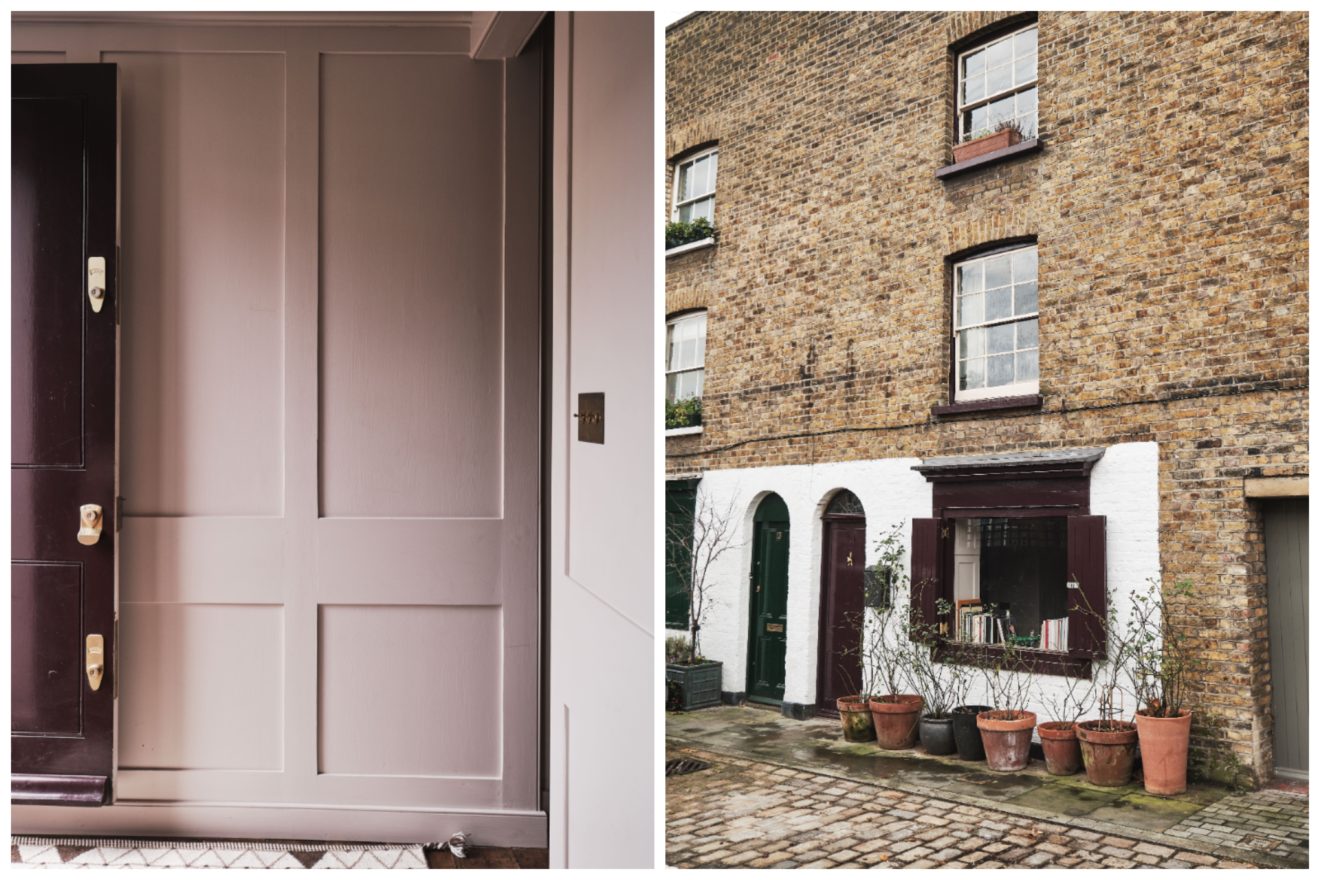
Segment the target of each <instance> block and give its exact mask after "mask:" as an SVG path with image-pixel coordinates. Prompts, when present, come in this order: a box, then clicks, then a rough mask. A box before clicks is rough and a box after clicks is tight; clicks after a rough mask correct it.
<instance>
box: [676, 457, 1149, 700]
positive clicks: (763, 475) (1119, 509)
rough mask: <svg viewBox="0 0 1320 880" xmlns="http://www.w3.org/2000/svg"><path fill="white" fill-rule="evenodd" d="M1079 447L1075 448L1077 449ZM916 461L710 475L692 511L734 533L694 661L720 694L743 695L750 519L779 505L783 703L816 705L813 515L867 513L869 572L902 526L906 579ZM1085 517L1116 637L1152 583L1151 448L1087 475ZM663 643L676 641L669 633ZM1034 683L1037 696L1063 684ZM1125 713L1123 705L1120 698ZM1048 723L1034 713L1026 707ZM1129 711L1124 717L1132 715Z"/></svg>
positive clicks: (922, 496)
mask: <svg viewBox="0 0 1320 880" xmlns="http://www.w3.org/2000/svg"><path fill="white" fill-rule="evenodd" d="M1078 445H1083V444H1078ZM920 463H921V461H920V459H916V458H889V459H873V460H870V461H849V462H831V463H828V464H816V465H792V466H785V467H769V468H740V469H730V470H715V471H708V472H707V473H705V474H704V475H703V476H702V478H701V483H700V484H699V486H698V505H701V504H709V505H713V506H714V508H715V509H716V510H719V511H724V510H727V509H729V507H730V506H732V508H733V510H734V514H735V522H736V524H737V528H736V531H735V534H734V537H733V540H734V543H735V549H734V551H733V552H730V553H726V554H725V555H724V556H723V557H722V558H721V559H720V560H718V562H717V563H716V567H715V568H714V570H713V572H712V574H711V579H710V580H711V583H712V584H713V587H712V588H711V589H710V591H709V593H708V596H709V598H708V600H707V602H708V605H709V608H710V610H709V613H708V616H707V617H706V620H705V621H704V622H703V624H702V628H701V652H702V654H703V655H704V656H706V657H708V658H709V659H711V660H719V661H722V662H723V663H724V683H723V686H722V689H723V690H724V691H727V692H731V693H740V692H744V691H746V690H747V648H748V645H747V638H748V633H747V630H748V621H747V614H748V609H749V607H750V602H751V595H750V589H751V584H750V581H749V579H748V572H749V571H750V569H751V564H752V518H753V517H754V516H755V514H756V508H757V505H759V504H760V503H761V501H762V499H764V498H765V497H766V496H767V495H769V494H770V493H772V492H774V493H777V494H778V495H779V496H780V497H781V498H783V500H784V503H785V504H786V505H787V506H788V511H789V551H788V622H787V627H786V629H787V632H786V636H787V639H788V648H787V658H786V671H785V681H784V702H785V703H797V704H802V705H813V704H814V703H815V702H816V665H817V659H818V651H817V643H818V640H819V634H820V598H821V596H820V589H821V543H822V541H821V539H822V525H821V514H822V513H823V512H824V510H825V507H826V505H828V504H829V501H830V499H831V498H832V497H833V496H834V494H835V493H836V492H837V491H838V490H840V489H848V490H850V491H851V492H853V493H854V494H855V495H856V496H857V497H858V498H859V499H860V500H861V502H862V505H863V507H864V508H865V510H866V544H867V548H868V549H867V553H868V559H867V564H868V565H870V564H872V563H873V562H874V552H875V547H876V545H877V544H878V543H879V541H880V539H881V537H882V536H883V535H884V534H886V533H887V532H888V531H889V530H890V529H892V528H893V527H894V526H895V525H897V524H900V523H901V524H902V526H903V532H902V533H903V535H904V541H905V544H906V553H905V556H904V561H903V564H904V566H905V567H906V568H907V570H908V571H909V572H910V571H911V559H910V551H911V536H912V519H913V518H914V517H929V516H930V515H931V501H932V497H931V484H930V483H928V482H927V481H926V478H925V477H923V476H922V475H921V474H919V473H917V472H916V471H914V470H913V469H912V467H913V466H914V465H917V464H920ZM1091 513H1092V514H1093V515H1096V516H1104V517H1106V524H1105V530H1106V534H1105V539H1106V548H1107V552H1106V560H1105V579H1106V583H1107V584H1108V587H1109V591H1110V597H1111V601H1112V602H1113V603H1114V606H1115V611H1116V614H1117V625H1118V626H1119V627H1123V626H1124V625H1125V622H1126V620H1127V616H1128V613H1129V611H1130V609H1131V600H1130V596H1131V594H1132V592H1133V591H1134V590H1137V589H1140V588H1142V587H1144V586H1145V584H1146V582H1147V581H1148V580H1149V579H1151V578H1158V577H1159V576H1160V559H1159V448H1158V445H1157V444H1155V443H1121V444H1117V445H1114V446H1110V447H1107V448H1106V449H1105V454H1104V457H1103V458H1101V459H1100V461H1098V462H1097V463H1096V465H1095V467H1094V469H1093V470H1092V472H1091ZM667 635H671V636H672V635H683V633H680V632H677V631H674V630H670V631H668V632H667ZM1062 681H1063V679H1061V678H1058V677H1056V676H1041V682H1039V689H1045V688H1052V687H1054V686H1057V685H1058V684H1059V683H1062ZM984 696H985V695H984V686H983V682H981V681H980V677H979V676H978V677H976V680H975V682H974V684H973V690H972V693H971V695H970V701H971V702H972V703H977V702H984ZM1127 699H1128V703H1129V704H1130V703H1131V698H1130V697H1129V698H1127ZM1028 708H1029V709H1031V710H1032V711H1035V712H1037V713H1038V714H1041V715H1042V717H1044V715H1046V714H1048V713H1047V712H1046V710H1045V708H1044V706H1042V705H1032V706H1029V707H1028ZM1133 708H1134V707H1133V706H1131V705H1125V706H1124V707H1123V710H1124V712H1125V713H1126V714H1130V713H1131V712H1132V710H1133Z"/></svg>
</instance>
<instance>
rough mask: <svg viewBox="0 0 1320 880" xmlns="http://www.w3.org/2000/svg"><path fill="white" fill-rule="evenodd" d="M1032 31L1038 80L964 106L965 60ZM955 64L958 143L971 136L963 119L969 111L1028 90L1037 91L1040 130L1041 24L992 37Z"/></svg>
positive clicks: (1032, 23) (1037, 115)
mask: <svg viewBox="0 0 1320 880" xmlns="http://www.w3.org/2000/svg"><path fill="white" fill-rule="evenodd" d="M1032 29H1036V78H1035V79H1033V80H1031V81H1030V82H1026V83H1021V84H1019V85H1015V86H1009V87H1008V88H1006V89H1001V90H1000V91H998V92H995V93H994V94H992V95H982V96H981V97H980V98H977V99H976V100H975V101H968V102H967V103H965V104H964V103H963V59H964V58H966V57H967V56H968V55H971V54H973V53H976V52H980V51H981V50H983V49H987V48H989V47H990V46H993V45H994V44H995V43H999V42H1002V41H1004V40H1013V39H1015V38H1016V37H1017V35H1018V34H1021V33H1024V32H1026V31H1029V30H1032ZM1013 57H1014V59H1015V60H1016V58H1017V50H1016V49H1014V54H1013ZM955 63H956V64H957V68H956V69H955V71H954V80H955V82H954V88H955V89H956V91H955V92H954V103H955V104H956V105H957V117H956V119H957V130H958V140H957V143H960V144H962V143H966V142H967V141H968V139H969V136H970V135H971V132H968V131H963V119H964V116H965V114H966V112H967V111H968V110H972V109H975V108H976V107H980V106H981V105H982V104H991V103H993V102H994V101H997V100H998V99H1000V98H1003V97H1006V96H1008V95H1015V94H1017V93H1018V92H1025V91H1026V90H1027V89H1032V88H1034V89H1036V90H1037V91H1036V128H1037V130H1039V128H1040V89H1039V86H1038V83H1039V82H1040V30H1039V22H1035V21H1033V22H1031V23H1029V24H1024V25H1023V26H1022V27H1020V28H1017V29H1016V30H1013V31H1010V32H1008V33H1006V34H999V35H998V36H995V37H991V38H990V39H987V40H982V41H981V42H979V43H977V44H976V45H975V46H969V47H968V48H966V49H964V50H963V51H961V52H959V53H958V58H957V59H956V62H955ZM1010 66H1011V63H1010ZM1032 136H1033V137H1034V136H1035V135H1034V133H1033V135H1032Z"/></svg>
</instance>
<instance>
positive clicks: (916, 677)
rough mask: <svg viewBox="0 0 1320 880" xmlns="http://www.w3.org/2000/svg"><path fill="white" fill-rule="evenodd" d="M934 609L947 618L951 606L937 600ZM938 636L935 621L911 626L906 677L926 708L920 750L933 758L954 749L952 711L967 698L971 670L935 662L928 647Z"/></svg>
mask: <svg viewBox="0 0 1320 880" xmlns="http://www.w3.org/2000/svg"><path fill="white" fill-rule="evenodd" d="M935 607H936V612H937V614H938V615H939V616H940V617H946V616H947V615H948V613H949V611H950V609H951V608H952V604H951V603H950V602H949V600H948V599H944V598H940V599H937V600H936V602H935ZM939 637H940V631H939V624H938V622H934V621H925V622H918V623H914V624H913V638H912V639H911V643H912V650H911V652H910V655H909V668H910V673H909V674H910V676H911V679H912V682H913V684H914V686H915V689H916V691H917V692H918V693H919V694H920V695H921V698H922V700H923V701H924V705H925V712H924V713H923V714H922V716H921V721H920V723H919V724H918V728H919V731H920V737H921V745H922V747H923V748H925V750H926V751H927V752H928V753H929V754H932V755H950V754H953V752H954V750H955V749H956V748H957V743H956V741H955V739H954V734H953V708H954V707H955V706H958V705H961V704H962V703H963V702H964V701H965V700H966V699H967V690H968V687H969V686H970V685H971V675H972V669H971V667H969V666H965V665H963V664H959V663H937V662H936V661H935V651H934V648H932V647H931V645H933V643H934V642H935V640H936V639H938V638H939Z"/></svg>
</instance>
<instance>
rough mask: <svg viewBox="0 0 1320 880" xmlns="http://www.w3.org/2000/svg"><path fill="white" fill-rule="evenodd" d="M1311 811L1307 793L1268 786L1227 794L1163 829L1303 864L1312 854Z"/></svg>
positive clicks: (1171, 834) (1172, 835)
mask: <svg viewBox="0 0 1320 880" xmlns="http://www.w3.org/2000/svg"><path fill="white" fill-rule="evenodd" d="M1309 814H1310V810H1309V799H1308V797H1307V796H1306V795H1305V794H1299V793H1297V792H1291V791H1273V790H1268V789H1267V790H1265V791H1254V792H1251V793H1249V794H1242V795H1234V796H1232V797H1226V798H1224V799H1223V800H1221V801H1218V802H1216V803H1213V804H1210V805H1209V806H1207V807H1206V808H1205V809H1204V810H1201V811H1200V812H1199V813H1193V814H1192V815H1191V816H1188V817H1187V818H1186V819H1184V820H1183V821H1181V822H1179V823H1178V824H1177V825H1174V826H1173V827H1172V828H1169V829H1167V830H1166V831H1165V832H1164V833H1165V834H1167V835H1169V836H1170V837H1185V838H1187V839H1189V840H1200V841H1203V842H1206V843H1213V844H1215V845H1225V846H1232V847H1236V848H1239V849H1246V850H1251V851H1252V852H1260V853H1266V854H1268V855H1272V856H1277V857H1278V858H1280V859H1285V860H1287V861H1289V862H1293V863H1299V864H1303V865H1304V864H1306V863H1307V857H1308V855H1309V848H1308V845H1307V844H1308V841H1307V821H1308V818H1309Z"/></svg>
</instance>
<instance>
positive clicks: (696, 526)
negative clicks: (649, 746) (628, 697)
mask: <svg viewBox="0 0 1320 880" xmlns="http://www.w3.org/2000/svg"><path fill="white" fill-rule="evenodd" d="M735 505H736V500H734V501H730V502H729V506H728V508H727V509H725V510H716V509H714V508H713V507H711V506H710V504H709V503H708V501H707V499H706V497H705V496H704V495H699V496H698V498H697V505H696V511H695V513H694V514H693V517H692V532H691V533H690V534H689V533H688V532H687V531H686V530H685V529H679V528H675V529H673V530H671V532H670V534H669V536H668V540H670V541H672V542H674V543H675V544H676V545H677V546H678V547H680V548H682V552H679V553H675V554H674V559H675V561H674V562H673V563H671V564H672V565H673V566H674V568H673V572H674V574H675V576H676V578H677V580H678V583H679V585H680V587H681V588H682V589H683V590H684V591H685V592H686V593H687V597H688V636H687V639H686V640H684V643H683V644H682V645H676V646H675V647H676V651H675V656H674V657H673V659H669V658H666V663H665V682H666V686H665V693H666V698H665V702H666V707H669V706H670V705H673V706H674V707H675V708H678V709H682V710H685V711H686V710H689V709H699V708H703V707H705V706H714V705H717V704H718V703H719V702H720V685H721V683H722V681H723V669H724V664H723V663H722V662H720V661H718V660H707V659H706V658H704V657H702V656H701V649H700V645H701V642H700V639H701V624H702V621H703V620H704V619H705V617H706V614H707V613H708V612H709V610H710V604H711V592H712V590H713V588H714V587H715V586H716V584H715V582H714V579H713V578H712V576H711V569H712V568H713V567H714V565H715V563H716V562H717V561H718V560H719V559H720V557H721V556H723V555H724V554H725V553H727V552H729V551H730V550H732V549H733V548H734V546H735V545H734V542H733V537H734V516H733V511H734V509H735ZM666 647H668V642H666ZM671 691H672V692H673V694H672V696H671Z"/></svg>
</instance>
